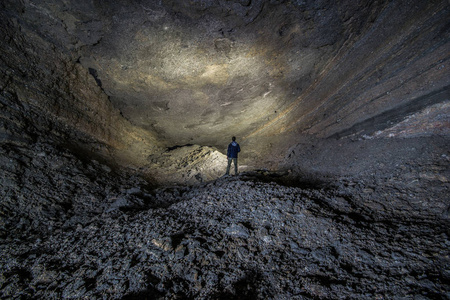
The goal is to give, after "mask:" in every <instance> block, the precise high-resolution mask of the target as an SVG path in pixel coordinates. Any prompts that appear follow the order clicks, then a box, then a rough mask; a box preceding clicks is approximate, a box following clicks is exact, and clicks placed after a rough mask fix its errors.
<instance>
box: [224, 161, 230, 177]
mask: <svg viewBox="0 0 450 300" xmlns="http://www.w3.org/2000/svg"><path fill="white" fill-rule="evenodd" d="M230 167H231V158H228V165H227V172H226V173H225V175H230Z"/></svg>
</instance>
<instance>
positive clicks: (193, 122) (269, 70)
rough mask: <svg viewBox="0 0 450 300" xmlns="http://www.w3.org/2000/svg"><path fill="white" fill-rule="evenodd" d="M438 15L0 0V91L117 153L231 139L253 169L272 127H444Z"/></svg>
mask: <svg viewBox="0 0 450 300" xmlns="http://www.w3.org/2000/svg"><path fill="white" fill-rule="evenodd" d="M449 16H450V10H449V6H448V2H447V1H431V2H424V1H412V0H410V1H407V2H401V1H368V2H367V1H366V2H355V1H340V2H339V3H332V2H329V1H225V0H219V1H207V0H201V1H190V2H189V3H188V2H183V1H172V0H165V1H127V2H126V5H125V3H122V2H120V1H119V2H118V1H63V2H55V1H39V2H36V3H35V2H31V1H22V2H19V3H18V2H17V1H3V2H2V28H3V34H4V37H3V40H4V41H6V43H4V44H3V45H2V57H3V58H4V62H3V64H2V70H3V71H2V73H3V74H4V75H3V80H2V82H3V83H2V86H4V88H5V85H6V83H7V82H8V83H9V84H8V85H6V88H7V89H8V90H13V91H14V92H15V93H16V94H17V95H18V96H19V98H20V101H21V102H25V103H29V102H30V100H29V99H28V98H31V99H34V105H38V106H39V107H40V108H42V110H43V111H44V112H46V113H51V114H56V115H57V116H58V117H59V118H63V119H64V123H65V124H76V123H79V124H78V125H76V127H78V129H80V128H81V129H82V130H83V131H84V132H87V133H89V134H90V135H93V136H94V137H95V138H96V139H98V140H100V141H102V142H105V141H106V142H109V143H110V144H113V145H114V147H116V148H119V149H121V150H123V148H124V147H123V143H125V144H130V143H134V144H136V143H138V144H139V141H141V140H145V141H146V142H145V143H143V144H142V143H141V144H140V145H137V146H135V148H133V150H131V151H129V152H127V153H126V154H124V155H122V157H130V156H140V157H141V158H142V157H143V156H145V154H144V155H143V154H142V152H147V153H149V152H150V153H151V152H154V151H153V150H152V147H154V146H155V145H156V144H160V145H162V146H167V147H173V146H175V145H186V144H197V145H201V146H213V147H216V148H217V149H218V150H219V151H220V152H222V153H224V149H225V148H226V145H227V141H228V140H229V139H230V135H237V136H238V137H240V138H241V139H242V141H241V143H242V144H243V146H244V147H245V146H247V145H248V146H251V147H248V151H246V153H243V155H242V159H243V161H244V162H245V163H246V164H247V163H248V164H252V165H255V166H258V167H262V164H260V163H258V162H257V161H258V160H255V159H254V158H255V157H256V158H258V159H260V160H261V159H263V158H264V157H265V156H267V155H270V154H271V153H270V150H269V151H267V148H268V146H269V142H267V141H268V140H269V139H270V138H271V137H274V136H278V135H282V136H283V142H284V143H289V144H290V146H293V145H294V143H295V139H290V138H289V136H290V134H291V133H296V134H297V133H302V134H305V133H306V134H312V135H315V136H319V137H329V136H339V137H342V136H348V135H352V134H361V133H363V134H368V133H369V134H373V133H374V132H376V131H378V130H384V129H386V128H389V127H392V125H395V124H396V123H399V122H401V121H403V120H404V119H405V118H408V117H410V116H411V115H413V114H415V116H416V118H418V120H417V122H416V123H415V124H409V125H408V127H413V128H416V127H418V126H419V127H420V126H421V125H418V124H422V123H427V124H429V126H428V127H422V129H426V130H424V132H423V134H425V135H427V134H428V135H429V134H433V133H435V130H433V128H435V127H439V128H440V132H439V134H445V135H448V134H449V132H448V128H449V119H448V111H447V110H445V107H446V106H448V99H449V88H448V82H449V79H450V78H449V75H448V74H449V72H448V53H449V50H450V45H449V42H448V41H449V31H448V26H447V20H448V19H449ZM5 66H6V69H5ZM11 68H12V69H14V72H12V71H11V70H10V69H11ZM13 73H16V74H17V75H20V74H21V75H20V76H12V75H11V74H13ZM21 76H22V77H21ZM37 78H39V79H40V80H36V79H37ZM24 82H28V83H26V85H28V88H26V87H25V86H24V85H25V83H24ZM31 82H33V84H31ZM8 86H9V87H8ZM30 93H31V94H32V95H33V96H32V97H31V95H29V94H30ZM38 93H41V94H42V95H41V97H39V98H37V99H36V94H38ZM107 97H108V98H107ZM41 98H45V99H41ZM62 99H64V100H62ZM86 103H90V105H89V106H88V107H83V106H84V105H85V104H86ZM431 106H433V108H434V109H435V110H437V111H440V112H441V114H443V115H444V118H440V119H439V120H435V119H433V118H432V117H431V116H429V115H427V114H424V113H420V112H421V111H422V110H426V109H428V107H431ZM72 108H76V110H75V111H72ZM117 110H119V111H120V113H121V114H122V115H123V116H124V117H125V118H126V119H127V120H128V121H129V122H130V123H131V124H133V125H135V126H138V127H133V126H131V125H130V124H129V123H128V121H127V122H125V121H124V120H121V118H119V117H120V116H119V113H118V111H117ZM72 114H74V115H72ZM98 116H102V117H98ZM102 118H103V119H102ZM89 122H90V123H89ZM87 123H89V124H87ZM119 124H120V125H119ZM125 124H127V125H125ZM112 127H113V128H112ZM141 128H142V129H144V130H145V132H142V130H141ZM415 130H417V129H412V131H415ZM407 131H409V130H407ZM404 132H405V131H404ZM156 140H157V141H156ZM118 144H119V145H122V146H121V147H118ZM125 148H126V147H125ZM144 149H149V150H148V151H145V150H144ZM138 152H139V153H138ZM137 153H138V154H137ZM138 161H139V163H142V162H143V160H138ZM255 161H256V162H255Z"/></svg>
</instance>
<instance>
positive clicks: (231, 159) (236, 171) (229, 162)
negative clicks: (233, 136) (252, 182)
mask: <svg viewBox="0 0 450 300" xmlns="http://www.w3.org/2000/svg"><path fill="white" fill-rule="evenodd" d="M232 161H233V162H234V174H235V175H237V173H238V170H237V169H238V168H237V158H231V157H228V166H227V173H226V174H227V175H230V167H231V162H232Z"/></svg>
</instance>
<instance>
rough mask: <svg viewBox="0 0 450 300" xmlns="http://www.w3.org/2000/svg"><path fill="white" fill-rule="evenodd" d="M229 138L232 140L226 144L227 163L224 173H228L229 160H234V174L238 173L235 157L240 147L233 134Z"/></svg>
mask: <svg viewBox="0 0 450 300" xmlns="http://www.w3.org/2000/svg"><path fill="white" fill-rule="evenodd" d="M231 140H232V142H231V143H230V144H229V145H228V150H227V158H228V165H227V173H226V174H225V175H230V167H231V162H234V175H237V174H238V166H237V158H238V153H239V152H241V147H240V146H239V144H238V143H237V142H236V137H235V136H233V137H232V138H231Z"/></svg>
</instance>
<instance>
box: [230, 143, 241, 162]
mask: <svg viewBox="0 0 450 300" xmlns="http://www.w3.org/2000/svg"><path fill="white" fill-rule="evenodd" d="M238 152H241V147H239V144H238V143H236V142H235V141H233V142H231V143H230V144H229V145H228V151H227V157H231V158H237V157H238Z"/></svg>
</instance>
